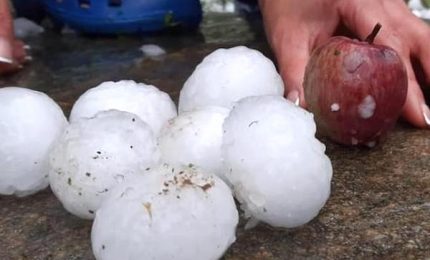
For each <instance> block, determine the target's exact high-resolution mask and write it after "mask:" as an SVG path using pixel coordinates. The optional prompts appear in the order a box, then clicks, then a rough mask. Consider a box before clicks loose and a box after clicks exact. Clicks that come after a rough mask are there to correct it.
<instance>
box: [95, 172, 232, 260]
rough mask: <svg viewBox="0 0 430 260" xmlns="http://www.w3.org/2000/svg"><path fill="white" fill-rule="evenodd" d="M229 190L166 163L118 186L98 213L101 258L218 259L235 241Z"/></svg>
mask: <svg viewBox="0 0 430 260" xmlns="http://www.w3.org/2000/svg"><path fill="white" fill-rule="evenodd" d="M238 218H239V217H238V212H237V209H236V206H235V203H234V200H233V196H232V194H231V191H230V189H229V187H228V186H227V185H226V184H225V183H223V181H222V180H221V179H219V178H217V177H216V176H215V175H207V174H203V172H202V171H201V170H199V169H196V168H194V167H183V168H177V167H174V168H172V167H171V166H169V165H167V164H164V165H162V166H160V167H158V168H155V169H153V170H151V171H150V172H148V173H145V174H143V175H141V176H139V177H136V178H135V179H134V180H132V181H127V182H125V183H123V184H121V185H120V186H117V187H116V188H115V189H114V190H113V191H112V193H111V194H110V195H109V197H108V198H107V199H106V200H105V201H104V202H103V204H102V206H101V208H100V209H99V210H98V211H97V214H96V218H95V220H94V223H93V228H92V233H91V241H92V248H93V252H94V255H95V257H96V259H99V260H100V259H103V260H109V259H112V260H116V259H176V260H181V259H184V260H189V259H219V258H220V257H221V256H222V255H223V254H224V252H225V251H226V249H227V248H228V247H229V246H230V245H231V244H232V243H233V242H234V241H235V229H236V226H237V223H238Z"/></svg>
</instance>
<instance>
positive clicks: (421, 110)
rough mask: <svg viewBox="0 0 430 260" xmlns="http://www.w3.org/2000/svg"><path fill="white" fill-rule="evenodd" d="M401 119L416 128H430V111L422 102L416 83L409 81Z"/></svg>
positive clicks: (422, 98) (421, 94) (421, 95)
mask: <svg viewBox="0 0 430 260" xmlns="http://www.w3.org/2000/svg"><path fill="white" fill-rule="evenodd" d="M402 116H403V118H404V119H405V120H406V121H408V122H409V123H411V124H412V125H414V126H416V127H421V128H428V127H429V126H430V110H429V109H428V107H427V105H426V104H425V101H424V96H423V93H422V91H421V89H420V87H419V85H418V83H417V82H416V81H412V80H409V82H408V95H407V97H406V103H405V105H404V106H403V111H402Z"/></svg>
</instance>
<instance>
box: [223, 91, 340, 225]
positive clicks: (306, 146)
mask: <svg viewBox="0 0 430 260" xmlns="http://www.w3.org/2000/svg"><path fill="white" fill-rule="evenodd" d="M315 130H316V127H315V123H314V121H313V117H312V114H310V113H308V112H307V111H305V110H303V109H302V108H299V107H297V106H296V105H294V104H293V103H291V102H289V101H287V100H285V99H284V98H282V97H278V96H265V97H249V98H245V99H243V100H241V101H240V102H238V104H237V105H236V106H235V107H234V108H233V110H232V111H231V113H230V115H229V116H228V117H227V118H226V120H225V122H224V137H223V146H222V149H223V157H224V160H225V166H226V174H227V178H228V179H229V181H230V182H231V183H232V185H233V187H234V191H235V194H236V197H237V199H238V200H239V201H240V202H241V205H242V208H243V209H244V210H245V212H246V214H247V216H248V217H251V218H252V219H253V220H258V221H264V222H266V223H268V224H270V225H272V226H276V227H296V226H299V225H302V224H305V223H307V222H308V221H310V220H311V219H313V218H314V217H315V216H316V215H317V214H318V212H319V210H320V209H321V208H322V207H323V206H324V204H325V202H326V200H327V199H328V197H329V194H330V181H331V176H332V167H331V162H330V160H329V158H328V157H327V156H326V155H325V154H324V152H325V146H324V145H323V144H321V143H320V142H319V141H318V140H317V139H316V138H315V137H314V135H315Z"/></svg>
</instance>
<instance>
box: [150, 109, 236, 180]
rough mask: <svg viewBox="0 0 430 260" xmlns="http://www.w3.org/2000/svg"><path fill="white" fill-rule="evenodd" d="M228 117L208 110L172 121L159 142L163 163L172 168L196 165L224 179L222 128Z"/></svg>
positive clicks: (185, 114)
mask: <svg viewBox="0 0 430 260" xmlns="http://www.w3.org/2000/svg"><path fill="white" fill-rule="evenodd" d="M228 113H229V110H228V109H226V108H223V107H206V108H203V109H201V110H195V111H191V112H185V113H182V114H180V115H179V116H178V117H176V118H174V119H171V120H169V122H168V124H166V125H165V126H164V128H163V130H162V131H161V134H160V137H159V140H158V144H159V147H160V151H161V158H162V161H164V162H166V163H168V164H170V165H189V164H194V165H196V166H198V167H200V168H201V169H202V170H204V171H206V172H210V173H214V174H216V175H218V176H219V177H221V178H224V174H223V167H222V161H221V143H222V135H223V129H222V125H223V123H224V119H225V118H226V117H227V115H228Z"/></svg>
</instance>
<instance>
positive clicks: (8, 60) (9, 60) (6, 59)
mask: <svg viewBox="0 0 430 260" xmlns="http://www.w3.org/2000/svg"><path fill="white" fill-rule="evenodd" d="M0 62H4V63H9V64H12V63H13V61H12V60H11V59H8V58H5V57H0Z"/></svg>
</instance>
